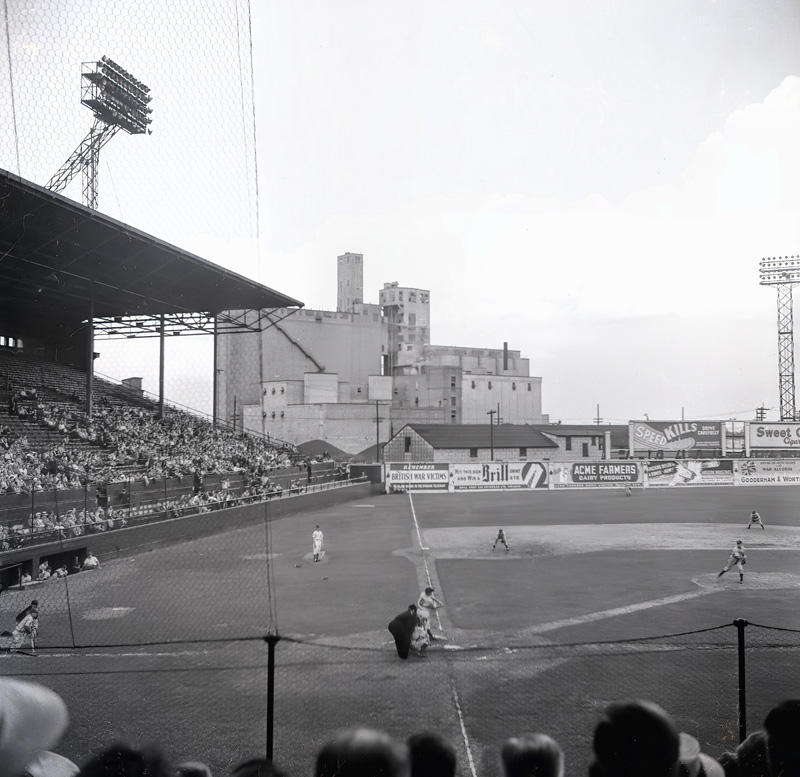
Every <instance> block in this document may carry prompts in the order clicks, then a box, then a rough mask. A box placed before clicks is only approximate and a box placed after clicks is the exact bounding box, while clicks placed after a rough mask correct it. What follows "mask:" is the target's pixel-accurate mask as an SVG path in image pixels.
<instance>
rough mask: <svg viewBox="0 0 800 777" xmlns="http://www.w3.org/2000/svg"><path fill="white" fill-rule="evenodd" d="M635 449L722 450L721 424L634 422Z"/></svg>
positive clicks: (633, 445) (702, 422) (633, 440)
mask: <svg viewBox="0 0 800 777" xmlns="http://www.w3.org/2000/svg"><path fill="white" fill-rule="evenodd" d="M629 437H630V447H631V449H633V450H660V451H684V450H689V449H691V448H710V449H716V448H722V422H721V421H631V422H630V425H629Z"/></svg>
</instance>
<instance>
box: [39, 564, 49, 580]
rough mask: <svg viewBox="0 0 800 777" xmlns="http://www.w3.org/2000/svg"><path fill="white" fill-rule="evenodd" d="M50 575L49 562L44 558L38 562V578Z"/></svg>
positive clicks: (46, 577)
mask: <svg viewBox="0 0 800 777" xmlns="http://www.w3.org/2000/svg"><path fill="white" fill-rule="evenodd" d="M49 577H50V564H48V563H47V560H46V559H45V560H44V561H43V562H42V563H41V564H39V577H38V578H37V579H38V580H47V579H48V578H49Z"/></svg>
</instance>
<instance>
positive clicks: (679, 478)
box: [645, 459, 733, 486]
mask: <svg viewBox="0 0 800 777" xmlns="http://www.w3.org/2000/svg"><path fill="white" fill-rule="evenodd" d="M645 475H646V477H647V485H648V486H732V485H733V461H732V460H730V459H703V460H701V459H676V460H675V461H660V460H657V459H656V460H650V461H648V462H647V463H646V464H645Z"/></svg>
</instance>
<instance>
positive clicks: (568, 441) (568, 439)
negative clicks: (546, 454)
mask: <svg viewBox="0 0 800 777" xmlns="http://www.w3.org/2000/svg"><path fill="white" fill-rule="evenodd" d="M564 450H565V451H571V450H572V437H565V438H564Z"/></svg>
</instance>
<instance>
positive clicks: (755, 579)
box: [525, 573, 800, 634]
mask: <svg viewBox="0 0 800 777" xmlns="http://www.w3.org/2000/svg"><path fill="white" fill-rule="evenodd" d="M730 574H731V575H732V576H733V575H734V573H730ZM762 578H763V579H762ZM773 578H774V579H773ZM717 579H718V578H717V576H716V575H713V576H711V577H709V578H708V579H705V578H696V579H694V580H692V582H693V583H695V584H696V585H699V586H701V588H700V590H698V591H688V592H687V593H683V594H673V595H672V596H664V597H662V598H660V599H650V600H649V601H646V602H638V603H636V604H627V605H625V606H624V607H613V608H612V609H610V610H600V611H598V612H590V613H587V614H586V615H579V616H577V617H575V618H563V619H562V620H558V621H551V622H550V623H541V624H539V625H538V626H531V627H530V628H527V629H525V634H544V633H546V632H548V631H556V630H557V629H563V628H566V627H568V626H580V625H581V624H583V623H592V622H593V621H600V620H605V619H607V618H616V617H618V616H620V615H628V614H629V613H632V612H639V611H640V610H649V609H652V608H653V607H665V606H666V605H668V604H676V603H677V602H685V601H688V600H689V599H697V598H698V597H700V596H707V595H708V594H716V593H720V592H722V591H730V590H731V589H734V586H732V585H728V584H727V583H728V581H719V583H716V581H717ZM748 582H749V583H750V586H749V589H750V590H753V589H757V590H764V589H770V590H774V589H777V588H800V575H794V574H792V575H770V574H769V573H767V574H764V575H757V576H756V575H752V574H751V575H745V582H744V584H743V585H740V584H739V583H738V582H737V583H736V586H735V589H734V590H748Z"/></svg>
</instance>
